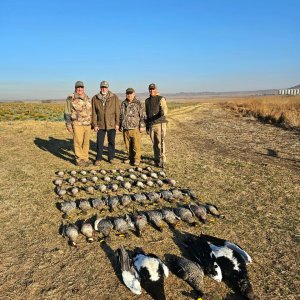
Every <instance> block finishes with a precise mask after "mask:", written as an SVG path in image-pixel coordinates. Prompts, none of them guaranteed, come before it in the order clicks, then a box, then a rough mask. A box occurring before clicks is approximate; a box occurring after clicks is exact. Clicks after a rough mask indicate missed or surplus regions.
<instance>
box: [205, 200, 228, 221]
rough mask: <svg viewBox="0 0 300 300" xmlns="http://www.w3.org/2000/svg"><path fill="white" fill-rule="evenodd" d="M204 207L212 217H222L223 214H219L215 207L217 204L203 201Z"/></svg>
mask: <svg viewBox="0 0 300 300" xmlns="http://www.w3.org/2000/svg"><path fill="white" fill-rule="evenodd" d="M205 207H206V209H207V212H208V213H209V214H211V215H213V216H214V217H217V218H221V219H224V218H225V216H224V215H222V214H220V212H219V209H218V208H217V206H215V205H213V204H211V203H205Z"/></svg>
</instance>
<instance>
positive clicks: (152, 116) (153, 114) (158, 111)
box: [145, 95, 168, 126]
mask: <svg viewBox="0 0 300 300" xmlns="http://www.w3.org/2000/svg"><path fill="white" fill-rule="evenodd" d="M145 108H146V115H147V119H146V123H147V126H152V125H155V124H160V123H167V122H168V121H167V118H166V116H167V114H168V106H167V101H166V99H165V98H164V97H162V96H159V95H157V96H154V97H151V96H150V97H149V98H147V99H146V100H145Z"/></svg>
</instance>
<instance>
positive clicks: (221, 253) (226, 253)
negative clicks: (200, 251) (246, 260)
mask: <svg viewBox="0 0 300 300" xmlns="http://www.w3.org/2000/svg"><path fill="white" fill-rule="evenodd" d="M209 246H210V249H211V250H212V251H213V252H214V254H215V256H216V258H219V257H226V258H228V259H229V260H230V261H231V262H232V263H233V269H234V270H236V271H239V269H240V268H239V263H238V261H237V259H236V257H235V256H234V255H233V250H232V249H229V248H227V247H217V246H215V245H212V244H210V245H209Z"/></svg>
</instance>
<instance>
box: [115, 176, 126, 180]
mask: <svg viewBox="0 0 300 300" xmlns="http://www.w3.org/2000/svg"><path fill="white" fill-rule="evenodd" d="M116 180H118V181H124V177H123V176H121V175H118V176H117V177H116Z"/></svg>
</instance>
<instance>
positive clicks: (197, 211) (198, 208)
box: [189, 204, 207, 223]
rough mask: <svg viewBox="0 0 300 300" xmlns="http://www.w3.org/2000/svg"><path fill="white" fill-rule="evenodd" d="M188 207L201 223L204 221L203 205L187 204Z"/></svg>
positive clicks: (205, 212)
mask: <svg viewBox="0 0 300 300" xmlns="http://www.w3.org/2000/svg"><path fill="white" fill-rule="evenodd" d="M189 209H190V211H191V212H192V213H193V214H194V215H195V216H196V217H197V218H198V219H199V220H200V221H201V222H202V223H205V222H206V220H207V218H206V214H207V211H206V207H205V206H204V205H201V204H200V205H196V204H189Z"/></svg>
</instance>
